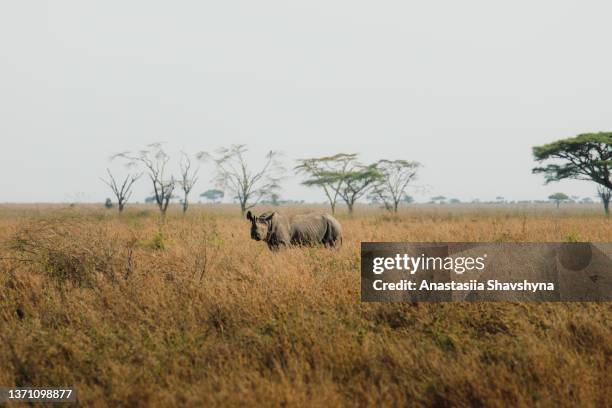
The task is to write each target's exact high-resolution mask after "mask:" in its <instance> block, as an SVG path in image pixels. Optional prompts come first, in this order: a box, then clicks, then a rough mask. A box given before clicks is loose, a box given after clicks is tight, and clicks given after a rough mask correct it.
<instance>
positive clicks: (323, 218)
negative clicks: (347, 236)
mask: <svg viewBox="0 0 612 408" xmlns="http://www.w3.org/2000/svg"><path fill="white" fill-rule="evenodd" d="M246 217H247V220H249V221H251V238H252V239H254V240H255V241H262V240H263V241H264V242H266V244H268V248H270V249H272V250H274V249H278V248H279V247H282V246H288V245H320V244H323V245H325V246H329V247H336V246H340V245H341V244H342V227H341V226H340V223H339V222H338V220H336V219H335V218H334V217H332V216H331V215H329V214H303V215H296V216H294V217H291V218H289V217H286V216H284V215H282V214H279V213H277V212H276V211H274V212H266V213H263V214H261V215H259V216H255V215H254V214H252V213H251V211H249V212H247V215H246Z"/></svg>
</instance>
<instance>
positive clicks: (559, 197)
mask: <svg viewBox="0 0 612 408" xmlns="http://www.w3.org/2000/svg"><path fill="white" fill-rule="evenodd" d="M548 199H549V200H552V201H554V202H555V204H557V208H559V205H560V204H561V203H562V202H564V201H567V200H569V196H568V195H567V194H565V193H555V194H551V195H549V196H548Z"/></svg>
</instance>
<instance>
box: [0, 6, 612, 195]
mask: <svg viewBox="0 0 612 408" xmlns="http://www.w3.org/2000/svg"><path fill="white" fill-rule="evenodd" d="M611 15H612V3H610V2H606V1H597V2H596V1H585V0H582V1H560V0H554V1H553V0H538V1H533V0H532V1H523V0H520V1H505V2H501V1H469V0H465V1H429V2H406V1H367V2H364V1H355V0H352V1H335V0H325V1H313V0H310V1H302V2H294V1H286V0H285V1H274V2H272V1H231V0H225V1H215V2H212V1H210V2H202V1H172V2H170V1H164V2H161V1H151V0H148V1H126V0H122V1H109V0H105V1H97V2H91V1H82V0H81V1H62V0H53V1H17V0H13V1H10V0H6V1H2V2H1V3H0V140H1V141H2V145H1V147H0V184H1V185H2V188H1V189H0V202H26V201H27V202H31V201H75V200H76V201H101V200H103V199H104V198H105V197H107V196H109V195H110V194H109V192H108V191H107V189H106V187H105V186H104V185H103V184H102V182H101V181H100V180H99V177H100V176H102V175H104V171H105V168H106V167H107V166H111V168H113V169H114V170H115V171H116V172H118V173H120V172H122V171H123V168H122V167H121V166H120V165H119V164H118V163H110V164H109V162H108V157H109V156H110V155H111V154H113V153H115V152H117V151H124V150H130V149H139V148H141V147H143V146H144V145H145V144H147V143H151V142H157V141H166V142H167V147H168V149H169V150H170V151H171V152H174V153H176V152H178V151H180V150H181V149H183V150H186V151H188V152H194V153H195V152H197V151H200V150H209V151H210V150H214V149H216V148H218V147H219V146H222V145H228V144H232V143H246V144H248V145H249V146H250V147H251V153H252V154H253V156H252V157H253V160H252V162H253V163H254V164H259V163H261V162H262V160H260V157H261V156H262V155H263V153H264V152H265V151H267V150H269V149H277V150H282V151H283V152H284V153H285V163H286V165H287V167H293V165H294V160H295V159H296V158H300V157H308V156H318V155H328V154H332V153H336V152H339V151H343V152H359V153H361V154H362V159H363V161H364V162H370V161H374V160H377V159H379V158H405V159H410V160H418V161H420V162H422V163H423V165H424V168H423V170H422V171H421V173H420V180H419V181H418V183H419V184H420V185H429V186H431V188H430V190H429V191H428V192H427V193H425V194H421V195H416V198H417V200H419V201H423V200H426V199H427V198H428V197H431V196H433V195H438V194H442V195H445V196H447V197H457V198H460V199H462V200H471V199H473V198H476V197H478V198H480V199H494V197H495V196H497V195H502V196H505V197H507V198H509V199H538V198H539V199H542V198H545V197H546V196H548V195H549V194H550V193H552V192H555V191H564V192H566V193H568V194H576V195H580V196H585V195H589V196H593V195H594V193H595V185H594V184H592V183H588V182H562V183H558V184H552V185H548V186H544V185H543V178H542V176H538V175H532V174H531V168H532V167H533V165H534V163H533V160H532V157H531V147H532V146H534V145H538V144H542V143H546V142H550V141H553V140H556V139H559V138H564V137H570V136H574V135H576V134H578V133H582V132H589V131H600V130H610V129H612V25H611V24H610V16H611ZM211 178H212V168H211V167H210V166H203V167H202V174H201V179H200V182H199V184H198V185H197V187H196V190H197V191H196V192H197V193H200V192H202V191H204V190H206V189H208V188H211V187H213V185H212V182H211ZM149 192H150V188H149V186H148V185H147V184H146V183H145V181H144V180H143V181H141V182H140V184H139V186H138V188H137V197H136V199H138V200H140V201H141V200H142V199H143V198H144V197H145V196H146V195H148V193H149ZM282 195H283V197H285V198H294V199H306V200H323V195H322V194H320V193H319V191H317V190H312V189H308V188H305V187H302V186H300V185H299V178H298V177H296V176H291V177H289V178H288V179H287V180H286V181H285V183H284V191H283V194H282Z"/></svg>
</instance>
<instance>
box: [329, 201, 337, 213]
mask: <svg viewBox="0 0 612 408" xmlns="http://www.w3.org/2000/svg"><path fill="white" fill-rule="evenodd" d="M329 205H330V207H331V212H332V215H335V214H336V203H333V202H331V201H330V203H329Z"/></svg>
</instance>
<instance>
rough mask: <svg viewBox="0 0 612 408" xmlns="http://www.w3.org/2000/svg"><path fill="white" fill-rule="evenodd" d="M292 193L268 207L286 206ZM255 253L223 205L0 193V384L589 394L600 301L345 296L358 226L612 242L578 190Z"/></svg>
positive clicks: (445, 396)
mask: <svg viewBox="0 0 612 408" xmlns="http://www.w3.org/2000/svg"><path fill="white" fill-rule="evenodd" d="M306 209H307V208H306V207H291V208H285V207H280V209H279V211H282V212H285V213H292V212H293V213H295V212H303V211H305V210H306ZM338 218H339V219H340V221H341V222H342V224H343V227H344V232H345V239H344V245H343V246H342V247H341V248H340V249H338V250H328V249H324V248H302V249H298V248H295V249H288V250H284V251H281V252H278V253H270V252H269V251H268V249H267V248H266V247H265V245H264V244H262V243H258V242H255V241H252V240H251V239H250V237H249V224H248V222H247V221H246V220H243V219H242V218H241V217H240V215H239V211H238V210H237V209H236V208H235V207H233V206H209V205H201V206H193V208H191V209H190V211H189V212H188V213H187V215H186V216H182V215H181V214H180V213H179V212H178V209H172V211H171V212H170V213H169V214H168V217H167V220H166V222H165V224H164V225H161V224H160V222H159V220H158V217H157V215H156V213H155V211H154V208H153V207H147V206H130V207H129V208H128V209H127V210H126V212H125V213H124V214H122V215H120V216H119V215H118V214H117V213H116V212H115V211H112V210H105V209H103V208H101V207H99V206H85V205H84V206H78V205H77V206H75V207H71V208H68V207H61V206H50V205H12V206H11V205H4V206H0V251H1V252H0V257H1V258H2V259H1V260H0V325H1V326H0V341H1V343H2V347H0V385H4V386H13V385H16V386H75V387H76V389H77V395H78V402H79V404H80V405H84V406H176V405H179V406H180V405H183V406H184V405H189V406H202V405H213V406H242V405H244V406H258V405H264V406H341V405H345V406H379V405H382V404H386V405H395V406H397V405H408V406H412V405H414V406H508V405H509V406H533V405H535V406H559V405H560V406H605V405H608V406H609V404H610V403H611V401H612V304H610V303H599V304H597V303H573V304H570V303H542V304H536V303H530V304H513V303H446V304H435V303H392V304H366V303H361V302H360V277H359V276H360V275H359V265H360V255H359V250H360V242H361V241H566V240H570V241H576V240H581V241H582V240H584V241H599V242H609V241H611V240H612V221H610V220H607V219H606V218H605V217H604V216H603V212H602V211H601V209H600V208H598V207H595V206H592V207H591V206H587V205H577V206H574V207H571V206H566V208H563V207H562V208H561V210H559V211H557V210H555V209H554V208H553V207H549V206H546V205H540V206H527V207H521V206H518V205H517V206H501V205H488V206H481V207H475V206H448V205H437V206H413V207H411V208H408V209H402V211H401V212H400V214H399V216H390V215H388V214H386V213H384V212H382V211H380V210H374V209H372V208H371V207H359V208H357V210H356V215H355V216H354V217H348V216H347V215H346V214H342V213H341V214H340V215H339V216H338Z"/></svg>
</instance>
